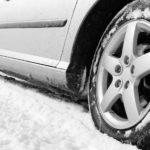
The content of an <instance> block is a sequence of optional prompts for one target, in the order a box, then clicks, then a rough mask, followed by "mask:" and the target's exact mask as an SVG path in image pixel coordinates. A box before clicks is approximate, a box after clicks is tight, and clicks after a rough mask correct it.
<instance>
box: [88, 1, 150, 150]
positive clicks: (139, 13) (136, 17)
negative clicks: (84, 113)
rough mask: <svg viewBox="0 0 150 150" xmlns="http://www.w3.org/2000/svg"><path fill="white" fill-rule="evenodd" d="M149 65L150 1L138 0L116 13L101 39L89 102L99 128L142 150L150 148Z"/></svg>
mask: <svg viewBox="0 0 150 150" xmlns="http://www.w3.org/2000/svg"><path fill="white" fill-rule="evenodd" d="M147 64H150V2H149V1H148V0H140V1H139V0H138V1H134V2H132V3H130V4H128V5H127V6H126V7H124V8H123V9H122V10H121V11H120V12H119V13H118V14H117V15H116V17H115V18H114V19H113V21H112V22H111V23H110V24H109V26H108V27H107V29H106V31H105V32H104V35H103V37H102V38H101V40H100V42H99V45H98V48H97V51H96V53H95V56H94V59H93V64H92V67H91V73H90V79H89V107H90V111H91V115H92V118H93V121H94V123H95V126H96V127H97V128H98V130H100V132H102V133H106V134H108V135H109V136H111V137H113V138H115V139H117V140H119V141H121V142H123V143H132V144H133V145H137V146H138V147H139V148H142V149H148V147H149V148H150V135H149V133H150V121H147V120H148V116H149V110H150V94H149V93H150V92H149V91H150V84H149V81H150V75H149V74H150V66H149V65H147ZM145 120H146V123H145V124H144V123H143V122H144V121H145ZM149 120H150V119H149Z"/></svg>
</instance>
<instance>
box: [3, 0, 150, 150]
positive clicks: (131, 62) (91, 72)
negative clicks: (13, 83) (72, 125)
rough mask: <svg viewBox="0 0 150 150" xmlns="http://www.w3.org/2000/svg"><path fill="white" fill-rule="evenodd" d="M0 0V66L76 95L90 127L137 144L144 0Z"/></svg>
mask: <svg viewBox="0 0 150 150" xmlns="http://www.w3.org/2000/svg"><path fill="white" fill-rule="evenodd" d="M0 3H1V5H0V71H1V72H3V73H5V74H7V75H9V76H13V77H17V78H20V79H23V80H24V81H28V82H29V83H32V84H35V85H37V86H40V87H44V88H46V89H51V88H52V87H53V88H55V89H60V91H61V92H63V93H67V94H70V95H74V97H75V98H74V99H73V100H81V99H82V100H83V99H84V100H85V101H86V102H88V104H89V109H90V112H91V115H92V119H93V121H94V124H95V126H96V127H97V129H98V130H100V131H101V132H103V133H106V134H108V135H110V136H111V137H114V138H115V139H117V140H119V141H121V142H124V143H132V144H135V145H137V146H138V147H139V148H143V149H145V147H144V146H145V145H144V144H143V143H146V140H145V139H148V138H149V135H148V134H147V133H150V130H149V129H150V128H149V126H150V124H149V123H148V124H147V125H146V126H145V127H143V126H142V129H141V128H140V129H139V126H141V123H142V121H143V120H144V119H145V118H146V116H148V113H149V110H150V99H149V97H150V94H149V93H150V92H149V90H150V82H149V81H150V67H149V65H148V64H150V59H149V57H150V42H149V41H150V2H149V0H134V1H132V0H55V1H52V0H38V1H37V0H22V1H20V0H9V1H8V0H4V1H1V2H0ZM146 122H147V121H146Z"/></svg>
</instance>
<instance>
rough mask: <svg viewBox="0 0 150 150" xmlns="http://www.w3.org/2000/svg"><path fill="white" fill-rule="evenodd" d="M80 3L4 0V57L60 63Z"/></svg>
mask: <svg viewBox="0 0 150 150" xmlns="http://www.w3.org/2000/svg"><path fill="white" fill-rule="evenodd" d="M76 3H77V0H0V56H5V57H7V58H8V57H9V58H13V59H17V60H23V61H27V62H31V63H36V64H42V65H46V66H56V65H57V64H58V62H59V60H60V57H61V54H62V49H63V46H64V42H65V38H66V34H67V31H68V28H69V24H70V21H71V17H72V14H73V11H74V8H75V6H76Z"/></svg>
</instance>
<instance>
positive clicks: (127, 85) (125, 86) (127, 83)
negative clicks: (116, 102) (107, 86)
mask: <svg viewBox="0 0 150 150" xmlns="http://www.w3.org/2000/svg"><path fill="white" fill-rule="evenodd" d="M129 85H130V81H127V82H126V83H125V85H124V88H125V89H127V88H128V87H129Z"/></svg>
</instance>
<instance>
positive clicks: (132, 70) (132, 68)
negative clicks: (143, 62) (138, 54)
mask: <svg viewBox="0 0 150 150" xmlns="http://www.w3.org/2000/svg"><path fill="white" fill-rule="evenodd" d="M134 70H135V66H134V65H133V66H132V67H131V70H130V71H131V74H134Z"/></svg>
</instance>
